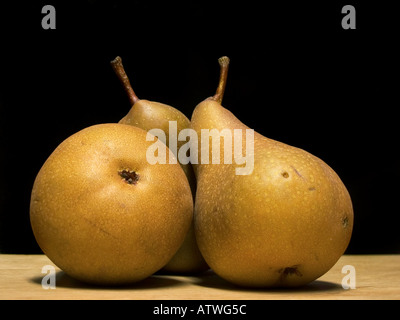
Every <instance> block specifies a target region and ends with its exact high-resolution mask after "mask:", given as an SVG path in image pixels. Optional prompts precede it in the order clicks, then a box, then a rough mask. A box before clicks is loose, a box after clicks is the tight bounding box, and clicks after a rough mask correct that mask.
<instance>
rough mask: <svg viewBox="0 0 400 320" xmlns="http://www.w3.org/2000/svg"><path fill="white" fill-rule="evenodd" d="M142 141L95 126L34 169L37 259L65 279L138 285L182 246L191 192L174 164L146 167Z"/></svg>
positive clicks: (117, 128)
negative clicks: (46, 259) (46, 261)
mask: <svg viewBox="0 0 400 320" xmlns="http://www.w3.org/2000/svg"><path fill="white" fill-rule="evenodd" d="M147 134H148V133H147V132H146V131H144V130H142V129H140V128H137V127H133V126H129V125H123V124H116V123H115V124H98V125H94V126H91V127H88V128H85V129H83V130H81V131H79V132H77V133H75V134H73V135H72V136H70V137H69V138H67V139H66V140H64V141H63V142H62V143H61V144H60V145H59V146H58V147H57V148H56V149H55V150H54V152H53V153H52V154H51V155H50V156H49V158H48V159H47V160H46V162H45V163H44V164H43V166H42V168H41V169H40V171H39V173H38V175H37V177H36V179H35V182H34V185H33V189H32V194H31V204H30V219H31V226H32V229H33V232H34V235H35V238H36V240H37V242H38V244H39V246H40V247H41V249H42V250H43V252H44V253H45V254H46V255H47V256H48V257H49V259H50V260H52V261H53V263H55V264H56V265H57V266H58V267H60V268H61V269H62V270H63V271H64V272H66V273H67V274H68V275H70V276H71V277H73V278H75V279H78V280H81V281H84V282H88V283H94V284H102V285H119V284H128V283H133V282H137V281H140V280H142V279H145V278H147V277H148V276H150V275H152V274H153V273H154V272H156V271H157V270H159V269H160V268H162V267H163V266H164V265H165V264H166V263H168V261H169V260H170V259H171V258H172V257H173V255H174V254H175V252H176V251H177V250H178V249H179V248H180V246H181V245H182V243H183V241H184V238H185V236H186V234H187V232H188V229H189V227H190V225H191V222H192V216H193V199H192V194H191V190H190V187H189V184H188V182H187V178H186V176H185V174H184V172H183V170H182V168H181V167H180V166H179V164H177V163H176V164H149V162H148V161H147V158H146V150H147V149H148V148H149V146H150V145H151V144H152V142H151V141H147V140H146V136H147ZM169 157H174V155H173V154H172V152H169ZM177 199H179V201H177Z"/></svg>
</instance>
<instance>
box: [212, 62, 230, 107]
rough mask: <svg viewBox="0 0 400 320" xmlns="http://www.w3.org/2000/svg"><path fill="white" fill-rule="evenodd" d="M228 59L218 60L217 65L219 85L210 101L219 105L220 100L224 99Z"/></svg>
mask: <svg viewBox="0 0 400 320" xmlns="http://www.w3.org/2000/svg"><path fill="white" fill-rule="evenodd" d="M229 61H230V60H229V58H228V57H226V56H224V57H221V58H219V59H218V63H219V66H220V75H219V83H218V88H217V92H216V93H215V95H214V96H213V97H212V99H213V100H214V101H216V102H218V103H219V104H221V103H222V98H223V97H224V93H225V87H226V80H227V79H228V69H229Z"/></svg>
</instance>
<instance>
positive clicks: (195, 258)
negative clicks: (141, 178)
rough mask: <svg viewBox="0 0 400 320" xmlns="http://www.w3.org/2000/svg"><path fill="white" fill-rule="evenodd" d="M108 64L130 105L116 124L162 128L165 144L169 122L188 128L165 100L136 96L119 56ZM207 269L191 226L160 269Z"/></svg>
mask: <svg viewBox="0 0 400 320" xmlns="http://www.w3.org/2000/svg"><path fill="white" fill-rule="evenodd" d="M111 65H112V67H113V69H114V71H115V73H116V74H117V76H118V78H119V79H120V81H121V83H122V85H123V88H124V89H125V91H126V93H127V95H128V98H129V100H130V103H131V105H132V107H131V109H130V110H129V112H128V114H127V115H126V116H124V117H123V118H122V119H121V120H120V121H119V123H121V124H127V125H131V126H135V127H138V128H141V129H143V130H146V131H150V130H152V129H161V130H162V131H163V132H164V133H165V136H166V141H165V144H166V145H167V147H170V144H169V141H170V140H169V139H170V127H169V125H170V124H169V122H170V121H175V122H176V129H177V131H176V133H177V134H179V132H180V131H181V130H183V129H187V128H190V120H189V119H188V118H187V117H186V116H185V115H184V114H183V113H182V112H181V111H179V110H178V109H176V108H174V107H171V106H169V105H167V104H164V103H160V102H155V101H149V100H145V99H139V98H138V97H137V96H136V94H135V92H134V90H133V89H132V86H131V84H130V81H129V78H128V76H127V74H126V72H125V70H124V67H123V65H122V59H121V58H120V57H116V58H115V59H114V60H113V61H112V62H111ZM172 139H174V140H175V141H176V140H177V137H172ZM185 143H186V141H177V148H176V149H173V148H171V151H172V152H174V155H175V156H176V157H177V156H178V155H177V154H176V153H175V152H177V151H178V150H179V149H180V147H181V146H182V145H184V144H185ZM177 158H178V157H177ZM179 163H180V162H179ZM180 165H181V167H182V169H183V171H184V172H185V174H186V177H187V179H188V181H189V185H190V188H191V190H192V195H193V198H194V196H195V193H196V178H195V175H194V171H193V167H192V165H191V164H190V163H188V164H182V163H180ZM208 269H209V267H208V265H207V264H206V262H205V261H204V258H203V257H202V255H201V253H200V250H199V249H198V246H197V242H196V238H195V235H194V226H193V225H192V226H191V228H190V230H189V232H188V234H187V236H186V238H185V241H184V243H183V244H182V247H181V248H180V249H179V250H178V251H177V253H176V254H175V256H174V257H173V258H172V259H171V261H170V262H169V263H167V264H166V265H165V266H164V268H163V271H167V272H173V273H198V272H201V271H205V270H208Z"/></svg>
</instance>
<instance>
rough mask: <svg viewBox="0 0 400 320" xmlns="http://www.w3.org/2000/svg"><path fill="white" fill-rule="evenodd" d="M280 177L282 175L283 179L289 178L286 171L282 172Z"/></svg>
mask: <svg viewBox="0 0 400 320" xmlns="http://www.w3.org/2000/svg"><path fill="white" fill-rule="evenodd" d="M282 177H284V178H285V179H287V178H289V173H287V172H286V171H284V172H282Z"/></svg>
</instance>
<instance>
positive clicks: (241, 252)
mask: <svg viewBox="0 0 400 320" xmlns="http://www.w3.org/2000/svg"><path fill="white" fill-rule="evenodd" d="M222 60H223V61H221V59H220V65H221V69H225V70H224V75H223V72H222V70H221V79H220V85H219V89H218V90H217V93H216V95H215V96H213V97H210V98H208V99H206V100H204V101H203V102H201V103H200V104H198V105H197V106H196V108H195V110H194V112H193V115H192V118H191V128H192V129H194V130H195V131H196V132H197V134H198V135H199V136H200V134H201V129H210V130H211V129H217V130H219V131H220V132H221V131H222V130H224V129H227V130H230V131H231V133H232V136H233V130H234V129H241V130H242V141H243V144H242V153H243V154H245V153H246V148H245V145H246V142H248V141H246V140H245V139H246V135H245V131H246V129H250V128H249V127H247V126H246V125H244V124H243V123H242V122H241V121H240V120H238V119H237V118H236V117H235V116H234V115H233V114H232V112H230V111H229V110H227V109H226V108H224V107H222V105H221V101H222V95H223V90H222V92H221V89H220V88H223V89H224V88H225V84H222V85H221V82H224V81H225V82H226V73H227V68H228V64H229V60H228V58H226V57H225V58H222ZM223 78H224V79H223ZM222 141H223V139H221V143H220V157H221V160H220V163H219V164H213V163H209V164H202V163H201V162H200V163H199V164H195V165H193V167H194V170H195V174H196V178H197V191H196V199H195V213H194V225H195V234H196V239H197V243H198V246H199V249H200V251H201V253H202V255H203V257H204V258H205V260H206V262H207V263H208V265H209V266H210V268H211V269H212V270H214V272H215V273H217V274H218V275H219V276H221V277H222V278H224V279H226V280H227V281H230V282H232V283H234V284H237V285H240V286H249V287H294V286H301V285H305V284H307V283H309V282H311V281H313V280H315V279H317V278H319V277H320V276H322V275H323V274H324V273H326V272H327V271H328V270H329V269H330V268H331V267H332V266H333V265H334V264H335V263H336V262H337V260H338V259H339V258H340V256H341V255H342V254H343V253H344V252H345V250H346V248H347V246H348V244H349V242H350V239H351V234H352V228H353V207H352V202H351V198H350V195H349V193H348V191H347V189H346V187H345V185H344V184H343V182H342V181H341V179H340V178H339V176H338V175H337V174H336V173H335V172H334V170H333V169H332V168H330V167H329V166H328V165H327V164H326V163H325V162H323V161H322V160H321V159H319V158H317V157H316V156H313V155H312V154H310V153H308V152H306V151H304V150H302V149H299V148H296V147H293V146H289V145H287V144H284V143H281V142H278V141H275V140H272V139H269V138H266V137H264V136H262V135H260V134H258V133H256V132H254V149H253V152H254V153H253V157H254V168H253V170H252V172H251V173H250V174H248V175H238V174H236V173H237V171H236V168H237V167H238V166H239V165H237V164H236V163H235V162H234V161H231V162H232V163H230V164H229V163H227V162H228V161H225V159H224V143H223V142H222ZM204 150H205V149H204V148H202V146H200V148H199V156H198V157H199V159H201V153H202V151H203V152H204ZM208 151H209V154H210V157H212V153H213V150H212V148H211V142H210V143H209V150H208Z"/></svg>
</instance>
